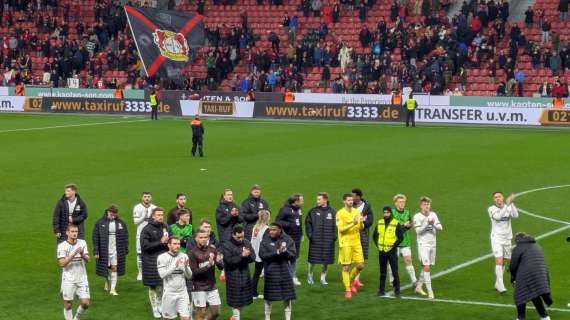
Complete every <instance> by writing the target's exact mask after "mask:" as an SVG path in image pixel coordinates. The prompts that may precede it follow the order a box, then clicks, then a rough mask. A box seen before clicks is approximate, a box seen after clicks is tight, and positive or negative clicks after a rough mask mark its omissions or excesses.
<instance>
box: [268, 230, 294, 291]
mask: <svg viewBox="0 0 570 320" xmlns="http://www.w3.org/2000/svg"><path fill="white" fill-rule="evenodd" d="M283 243H285V246H286V247H287V251H286V252H284V253H281V254H278V253H277V249H278V248H280V247H281V246H282V244H283ZM259 256H260V257H261V260H263V270H264V272H265V281H264V286H263V294H264V299H265V300H267V301H288V300H293V299H295V297H296V296H295V286H294V285H293V278H292V277H291V272H290V269H289V262H290V261H291V260H293V259H294V258H295V257H296V256H297V252H296V251H295V243H294V242H293V239H291V237H290V236H288V235H287V234H285V233H282V234H281V236H279V237H278V238H275V239H273V238H271V236H270V235H269V232H266V233H265V234H264V235H263V240H261V245H260V247H259Z"/></svg>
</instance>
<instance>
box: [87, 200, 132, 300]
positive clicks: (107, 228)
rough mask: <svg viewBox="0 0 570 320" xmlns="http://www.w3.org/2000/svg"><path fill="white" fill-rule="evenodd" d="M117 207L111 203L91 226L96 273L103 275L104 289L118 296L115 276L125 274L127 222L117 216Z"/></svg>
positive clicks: (127, 249) (127, 246) (127, 252)
mask: <svg viewBox="0 0 570 320" xmlns="http://www.w3.org/2000/svg"><path fill="white" fill-rule="evenodd" d="M118 214H119V209H118V208H117V207H116V206H114V205H112V206H110V207H109V208H108V209H107V210H105V214H104V215H103V216H102V217H101V219H99V220H98V221H97V222H96V223H95V227H94V228H93V254H94V255H95V260H96V269H95V270H96V273H97V275H98V276H101V277H105V291H109V294H110V295H112V296H118V295H119V294H118V293H117V290H116V287H117V278H118V277H119V276H123V275H124V274H125V265H126V258H127V255H128V254H129V232H128V230H127V224H126V223H125V222H124V221H123V220H121V219H120V218H119V216H118Z"/></svg>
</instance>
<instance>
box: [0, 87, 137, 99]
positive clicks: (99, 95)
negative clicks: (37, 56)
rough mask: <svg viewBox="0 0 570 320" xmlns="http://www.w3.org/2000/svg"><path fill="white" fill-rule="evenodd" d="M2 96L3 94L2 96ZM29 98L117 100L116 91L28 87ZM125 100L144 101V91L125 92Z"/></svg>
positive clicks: (12, 91)
mask: <svg viewBox="0 0 570 320" xmlns="http://www.w3.org/2000/svg"><path fill="white" fill-rule="evenodd" d="M9 94H10V95H11V96H13V95H15V94H16V90H15V88H14V87H10V88H9ZM0 95H1V94H0ZM26 96H28V97H54V98H86V99H112V98H115V90H114V89H72V88H51V87H41V86H26ZM123 97H124V98H125V99H144V98H145V96H144V90H123Z"/></svg>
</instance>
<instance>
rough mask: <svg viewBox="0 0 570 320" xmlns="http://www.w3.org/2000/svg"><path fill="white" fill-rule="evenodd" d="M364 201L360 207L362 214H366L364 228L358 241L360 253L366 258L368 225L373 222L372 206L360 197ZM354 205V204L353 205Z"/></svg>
mask: <svg viewBox="0 0 570 320" xmlns="http://www.w3.org/2000/svg"><path fill="white" fill-rule="evenodd" d="M362 202H363V203H364V208H363V209H362V214H361V215H362V216H363V217H364V216H367V217H368V218H366V221H364V229H362V231H360V243H361V244H362V253H363V254H364V259H368V248H369V247H370V227H371V226H372V224H373V223H374V213H373V212H372V206H371V205H370V203H369V202H368V201H366V200H364V199H362ZM355 207H356V206H355Z"/></svg>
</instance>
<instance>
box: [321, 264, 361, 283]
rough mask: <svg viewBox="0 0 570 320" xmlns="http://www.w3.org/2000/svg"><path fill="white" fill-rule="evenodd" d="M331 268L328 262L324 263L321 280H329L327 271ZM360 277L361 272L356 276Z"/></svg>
mask: <svg viewBox="0 0 570 320" xmlns="http://www.w3.org/2000/svg"><path fill="white" fill-rule="evenodd" d="M328 270H329V265H328V264H323V271H322V272H321V281H323V282H327V271H328ZM359 277H360V273H359V274H358V275H357V276H356V279H358V278H359Z"/></svg>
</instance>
